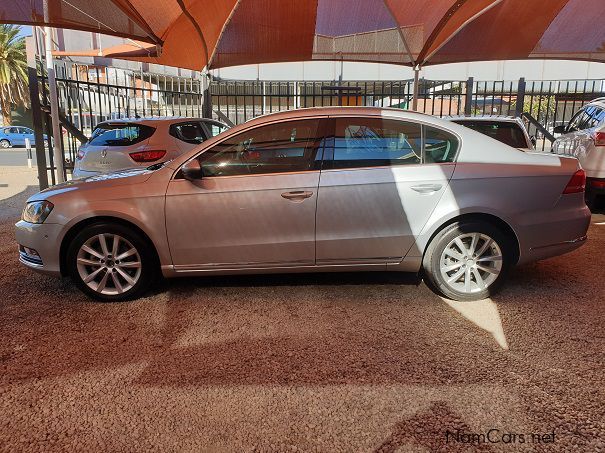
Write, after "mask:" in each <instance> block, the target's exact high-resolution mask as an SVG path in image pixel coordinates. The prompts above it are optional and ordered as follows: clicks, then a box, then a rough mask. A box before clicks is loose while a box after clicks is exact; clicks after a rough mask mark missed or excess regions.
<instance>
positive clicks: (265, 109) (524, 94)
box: [210, 78, 605, 150]
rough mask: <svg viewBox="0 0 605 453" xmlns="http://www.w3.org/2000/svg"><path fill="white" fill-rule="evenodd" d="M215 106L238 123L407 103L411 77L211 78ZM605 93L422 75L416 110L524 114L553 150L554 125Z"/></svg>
mask: <svg viewBox="0 0 605 453" xmlns="http://www.w3.org/2000/svg"><path fill="white" fill-rule="evenodd" d="M210 94H211V98H212V108H213V110H214V116H215V117H216V118H218V119H225V118H227V119H229V121H231V122H232V123H234V124H239V123H242V122H245V121H247V120H249V119H251V118H254V117H256V116H259V115H263V114H266V113H272V112H277V111H281V110H291V109H295V108H303V107H320V106H339V105H342V106H347V105H357V106H376V107H392V108H400V109H408V108H411V106H412V98H413V81H412V80H403V81H380V82H377V81H358V82H327V81H322V82H307V81H305V82H282V81H265V82H263V81H231V80H225V81H219V80H216V81H213V82H212V83H211V84H210ZM600 96H605V80H561V81H554V80H553V81H526V80H525V79H519V80H514V81H489V82H487V81H475V80H473V79H472V78H470V79H468V80H464V81H451V80H450V81H435V80H425V79H421V81H420V86H419V99H418V110H419V111H420V112H423V113H429V114H431V115H437V116H441V117H444V116H455V115H471V116H474V115H506V116H523V117H524V118H525V120H526V122H527V126H528V130H529V133H530V135H532V136H534V137H535V138H536V139H537V148H538V149H539V150H549V149H550V145H551V142H552V138H553V137H552V132H553V129H554V127H555V126H557V125H559V124H564V123H566V122H568V121H569V120H570V119H571V116H572V115H573V114H574V113H575V112H576V111H577V110H578V109H579V108H580V107H582V106H583V105H584V104H586V103H587V102H589V101H590V100H591V99H594V98H597V97H600Z"/></svg>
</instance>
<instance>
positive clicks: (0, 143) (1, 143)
mask: <svg viewBox="0 0 605 453" xmlns="http://www.w3.org/2000/svg"><path fill="white" fill-rule="evenodd" d="M10 147H11V142H9V141H8V140H6V139H5V138H3V139H2V140H0V148H4V149H6V148H10Z"/></svg>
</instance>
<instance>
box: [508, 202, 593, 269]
mask: <svg viewBox="0 0 605 453" xmlns="http://www.w3.org/2000/svg"><path fill="white" fill-rule="evenodd" d="M590 219H591V213H590V209H588V207H587V206H586V204H585V203H584V194H583V193H578V194H570V195H563V196H562V197H561V200H560V201H559V202H558V203H557V205H556V206H555V207H553V208H552V209H550V210H545V211H540V212H535V213H531V214H526V215H525V216H524V218H523V222H520V223H519V224H518V228H517V234H518V237H519V245H520V255H519V264H523V263H528V262H532V261H538V260H543V259H546V258H551V257H553V256H558V255H563V254H565V253H569V252H571V251H573V250H575V249H577V248H579V247H581V246H582V245H583V244H584V243H585V242H586V233H587V231H588V227H589V226H590Z"/></svg>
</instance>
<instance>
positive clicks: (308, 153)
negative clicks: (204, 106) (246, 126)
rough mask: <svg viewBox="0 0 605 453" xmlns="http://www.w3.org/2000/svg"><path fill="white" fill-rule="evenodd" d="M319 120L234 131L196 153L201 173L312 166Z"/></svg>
mask: <svg viewBox="0 0 605 453" xmlns="http://www.w3.org/2000/svg"><path fill="white" fill-rule="evenodd" d="M319 121H320V120H300V121H287V122H282V123H276V124H269V125H266V126H261V127H257V128H255V129H250V130H248V131H245V132H242V133H241V134H237V135H235V136H234V137H231V138H229V139H227V140H225V141H223V142H221V143H219V144H217V145H216V146H213V147H212V148H210V149H209V150H207V151H205V152H204V153H202V154H201V155H200V157H199V159H200V164H201V166H202V171H203V174H204V176H239V175H257V174H267V173H282V172H298V171H306V170H313V169H315V165H316V164H315V162H316V154H317V149H318V142H319V140H320V137H318V130H319Z"/></svg>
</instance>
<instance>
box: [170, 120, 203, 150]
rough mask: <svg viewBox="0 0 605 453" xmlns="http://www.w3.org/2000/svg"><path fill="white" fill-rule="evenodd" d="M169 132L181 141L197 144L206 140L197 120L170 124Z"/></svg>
mask: <svg viewBox="0 0 605 453" xmlns="http://www.w3.org/2000/svg"><path fill="white" fill-rule="evenodd" d="M169 134H170V135H172V136H173V137H176V138H178V139H179V140H181V141H182V142H186V143H191V144H194V145H197V144H199V143H202V142H203V141H204V140H206V134H205V133H204V128H203V127H202V124H201V123H200V122H199V121H190V122H187V123H178V124H172V125H171V126H170V131H169Z"/></svg>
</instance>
